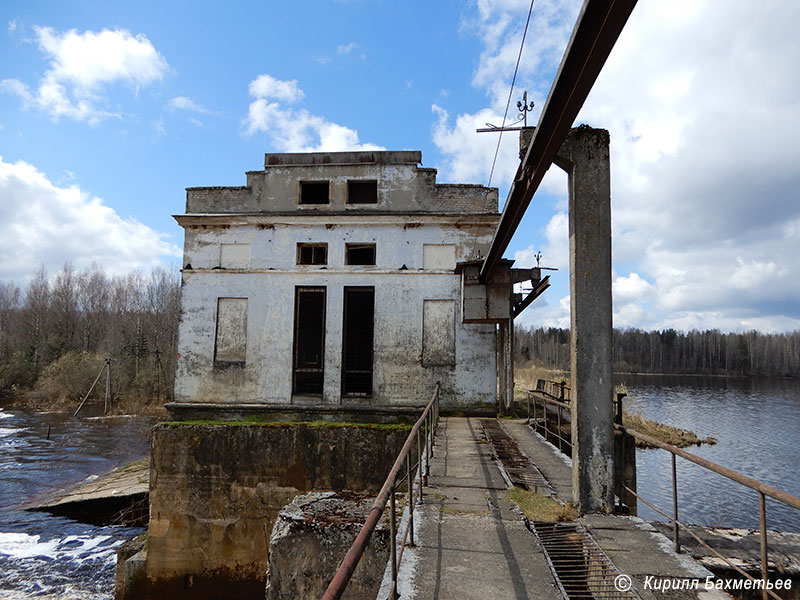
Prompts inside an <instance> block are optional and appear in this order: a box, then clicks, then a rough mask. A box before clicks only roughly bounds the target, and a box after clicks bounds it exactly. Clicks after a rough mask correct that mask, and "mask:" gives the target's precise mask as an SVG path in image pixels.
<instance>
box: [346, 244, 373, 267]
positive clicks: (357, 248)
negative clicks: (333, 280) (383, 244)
mask: <svg viewBox="0 0 800 600" xmlns="http://www.w3.org/2000/svg"><path fill="white" fill-rule="evenodd" d="M344 264H346V265H374V264H375V244H346V245H345V256H344Z"/></svg>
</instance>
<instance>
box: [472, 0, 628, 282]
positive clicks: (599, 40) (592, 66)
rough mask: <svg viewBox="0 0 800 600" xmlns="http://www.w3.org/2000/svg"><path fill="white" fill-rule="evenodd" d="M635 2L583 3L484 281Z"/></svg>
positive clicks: (486, 263) (482, 277) (505, 212)
mask: <svg viewBox="0 0 800 600" xmlns="http://www.w3.org/2000/svg"><path fill="white" fill-rule="evenodd" d="M634 6H636V0H585V2H584V3H583V7H582V8H581V12H580V15H578V20H577V22H576V23H575V28H574V29H573V31H572V37H571V38H570V41H569V44H568V45H567V50H566V52H565V53H564V58H563V59H562V60H561V65H560V66H559V68H558V73H557V74H556V79H555V81H554V82H553V87H551V88H550V94H549V95H548V97H547V101H546V102H545V105H544V109H543V110H542V114H541V116H540V117H539V124H538V125H537V126H536V130H535V132H534V134H533V139H532V140H531V143H530V144H529V145H528V150H527V152H526V154H525V158H524V159H523V160H522V163H521V164H520V166H519V169H518V170H517V175H516V177H515V178H514V182H513V184H512V185H511V190H510V191H509V194H508V200H506V205H505V207H504V208H503V215H502V216H501V218H500V223H499V224H498V226H497V230H496V231H495V234H494V238H493V239H492V244H491V246H490V248H489V252H488V253H487V254H486V258H485V260H484V261H483V266H482V267H481V272H480V280H481V282H484V281H486V279H487V277H488V276H489V274H490V273H491V272H492V271H493V270H494V269H495V267H496V266H497V264H498V262H499V261H500V259H501V258H502V256H503V252H505V250H506V248H508V244H509V243H510V242H511V237H512V236H513V235H514V232H515V231H516V229H517V227H518V226H519V223H520V221H521V220H522V217H523V215H524V214H525V211H526V210H527V208H528V205H529V204H530V201H531V198H532V197H533V194H534V193H535V192H536V190H537V188H538V187H539V184H540V183H541V182H542V178H543V177H544V174H545V173H546V172H547V169H549V168H550V165H551V164H552V162H553V159H554V158H555V156H556V152H558V149H559V147H560V146H561V142H562V141H563V140H564V137H565V136H566V135H567V133H569V130H570V128H571V127H572V124H573V123H574V122H575V118H576V117H577V116H578V112H579V111H580V109H581V107H582V106H583V103H584V102H585V101H586V97H587V96H588V95H589V91H590V90H591V89H592V86H593V85H594V82H595V81H596V80H597V76H598V75H599V74H600V70H601V69H602V68H603V65H604V64H605V62H606V59H607V58H608V55H609V54H610V53H611V49H612V48H613V47H614V44H615V43H616V41H617V38H618V37H619V34H620V33H621V32H622V29H623V27H624V26H625V23H626V22H627V20H628V17H629V16H630V14H631V12H632V11H633V7H634Z"/></svg>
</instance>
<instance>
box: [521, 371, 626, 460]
mask: <svg viewBox="0 0 800 600" xmlns="http://www.w3.org/2000/svg"><path fill="white" fill-rule="evenodd" d="M627 395H628V394H627V392H617V393H616V394H615V395H614V398H615V402H614V422H615V423H618V424H619V425H622V399H623V398H625V396H627ZM526 399H527V405H528V424H529V425H532V426H533V428H534V430H535V431H536V432H537V433H542V432H544V436H543V437H545V439H547V436H550V437H552V438H553V439H555V440H556V442H557V443H556V444H555V445H557V446H558V449H559V450H560V451H561V452H564V449H565V448H569V452H567V454H570V455H571V454H572V436H571V435H570V437H565V436H564V432H563V431H562V425H563V424H567V423H571V422H572V416H571V410H572V409H571V408H570V402H571V391H570V388H569V386H567V382H566V381H563V380H562V381H548V380H545V379H537V380H536V389H533V390H526ZM540 408H541V412H540ZM549 408H551V409H552V410H549ZM531 409H533V410H531ZM548 412H550V413H555V415H556V418H555V421H556V424H555V429H552V428H551V426H550V421H549V420H548Z"/></svg>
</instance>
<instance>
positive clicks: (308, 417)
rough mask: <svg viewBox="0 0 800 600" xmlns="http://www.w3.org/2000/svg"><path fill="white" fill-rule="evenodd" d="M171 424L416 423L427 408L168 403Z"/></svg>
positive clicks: (464, 412)
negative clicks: (250, 421)
mask: <svg viewBox="0 0 800 600" xmlns="http://www.w3.org/2000/svg"><path fill="white" fill-rule="evenodd" d="M164 406H165V407H166V409H167V411H168V413H169V418H170V420H172V421H202V420H214V421H247V420H248V419H254V418H256V417H263V418H264V419H265V420H269V421H278V422H283V421H286V422H288V421H331V422H333V421H345V422H353V423H387V424H392V423H414V422H416V420H417V419H418V418H419V416H420V415H421V414H422V411H423V410H424V408H425V407H424V406H372V405H359V404H351V405H348V404H337V405H327V406H326V405H316V406H311V405H307V404H255V403H252V404H226V403H223V402H213V403H212V402H169V403H167V404H165V405H164ZM441 414H442V415H444V416H447V415H459V416H470V417H494V416H497V411H496V409H495V408H494V407H480V406H479V407H458V406H456V407H453V408H451V409H448V408H447V407H445V406H442V407H441Z"/></svg>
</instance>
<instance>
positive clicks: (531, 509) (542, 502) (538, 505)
mask: <svg viewBox="0 0 800 600" xmlns="http://www.w3.org/2000/svg"><path fill="white" fill-rule="evenodd" d="M508 498H509V499H510V500H511V501H512V502H514V503H515V504H516V505H517V506H519V507H520V509H521V510H522V512H523V513H524V514H525V516H526V517H528V519H530V520H531V521H537V522H544V523H558V522H560V521H574V520H575V519H577V518H578V509H576V508H575V507H574V506H573V505H572V503H571V502H568V503H567V504H560V503H559V502H556V501H555V500H553V499H552V498H549V497H547V496H542V495H541V494H537V493H536V492H532V491H530V490H526V489H523V488H521V487H519V486H514V487H513V488H511V489H510V490H509V491H508Z"/></svg>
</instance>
